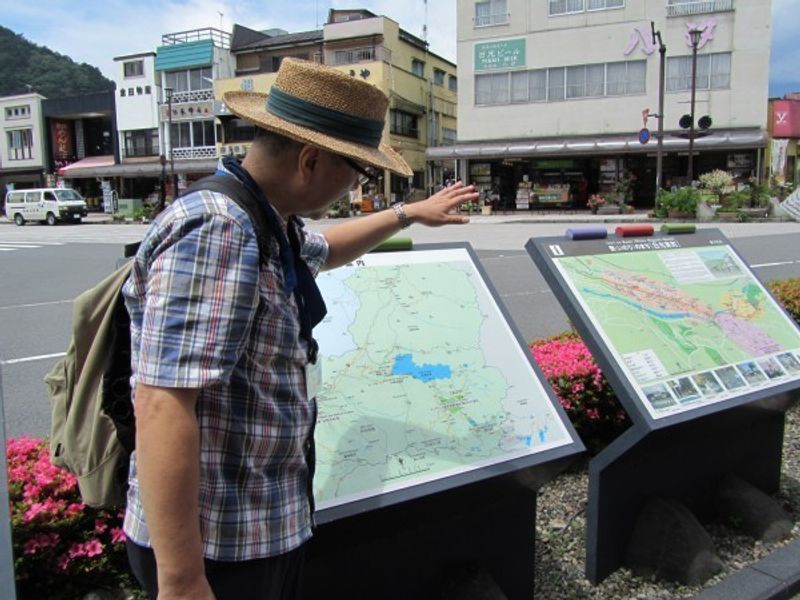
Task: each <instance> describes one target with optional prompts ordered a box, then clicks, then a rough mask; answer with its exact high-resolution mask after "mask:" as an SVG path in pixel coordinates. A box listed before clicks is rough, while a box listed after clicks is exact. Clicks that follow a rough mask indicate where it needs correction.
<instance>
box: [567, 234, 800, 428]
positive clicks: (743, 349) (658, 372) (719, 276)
mask: <svg viewBox="0 0 800 600" xmlns="http://www.w3.org/2000/svg"><path fill="white" fill-rule="evenodd" d="M555 264H556V266H557V268H558V269H559V271H560V273H561V274H562V276H563V277H564V278H565V280H566V281H567V283H568V285H569V286H570V289H571V290H572V292H573V294H574V295H575V297H576V298H577V299H578V301H579V303H580V304H581V306H582V307H583V309H584V310H585V311H586V313H587V314H588V315H589V316H590V318H591V320H592V322H593V323H594V325H595V326H596V328H597V329H598V330H599V331H600V333H601V336H602V337H603V339H604V341H605V342H606V344H607V346H608V347H609V348H610V349H611V350H612V352H613V354H614V355H615V359H616V360H617V362H618V363H619V364H620V365H621V367H622V368H623V370H624V371H625V372H626V374H627V376H628V379H629V380H630V381H631V382H632V383H633V385H634V386H635V387H636V388H637V390H638V391H639V394H640V398H641V400H642V401H643V402H644V405H645V407H646V408H647V410H648V411H649V413H650V414H651V416H653V418H659V417H663V416H666V415H669V414H674V413H676V412H683V411H686V410H691V409H693V408H695V407H697V406H702V405H705V404H709V403H712V402H718V401H720V400H724V399H727V398H731V397H733V396H737V395H741V394H743V393H747V392H751V391H753V390H754V389H756V388H764V387H770V386H773V385H778V384H781V383H785V382H787V381H790V380H794V379H800V332H798V329H797V327H796V326H795V325H794V323H793V322H792V321H791V319H789V318H788V317H787V316H786V315H785V314H784V313H783V312H782V311H781V309H780V308H779V307H778V306H777V305H776V303H775V302H774V300H773V299H772V298H771V296H769V294H768V293H767V292H766V290H765V289H764V288H763V286H762V285H761V283H760V282H759V281H758V280H757V279H756V278H755V277H754V276H753V275H752V273H751V272H750V271H749V269H748V268H747V266H746V265H744V264H743V263H742V262H741V260H740V259H739V258H738V256H737V255H736V254H735V253H734V252H733V251H732V249H731V248H730V247H729V246H714V247H698V248H684V249H679V250H658V251H644V252H629V253H621V254H600V255H594V256H572V257H564V258H559V259H557V260H556V261H555Z"/></svg>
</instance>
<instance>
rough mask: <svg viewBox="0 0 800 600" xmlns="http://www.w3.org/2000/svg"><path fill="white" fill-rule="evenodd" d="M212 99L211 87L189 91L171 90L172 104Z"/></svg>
mask: <svg viewBox="0 0 800 600" xmlns="http://www.w3.org/2000/svg"><path fill="white" fill-rule="evenodd" d="M213 99H214V90H213V89H211V88H209V89H205V90H192V91H190V92H173V94H172V104H180V103H181V102H203V101H206V100H213Z"/></svg>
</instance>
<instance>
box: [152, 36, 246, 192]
mask: <svg viewBox="0 0 800 600" xmlns="http://www.w3.org/2000/svg"><path fill="white" fill-rule="evenodd" d="M161 40H162V45H161V46H159V47H158V49H157V50H156V60H155V70H156V77H157V80H158V81H159V85H160V87H161V90H162V93H163V99H162V102H161V106H160V112H159V121H160V139H161V144H162V148H163V149H164V151H165V154H166V159H167V161H168V162H169V170H170V173H172V172H173V171H174V173H175V174H176V175H177V176H178V179H179V181H180V187H181V188H184V187H186V185H187V183H188V182H189V181H192V180H196V179H199V178H201V177H203V176H205V175H210V174H211V173H213V172H214V170H215V168H216V158H217V144H218V136H217V120H216V118H215V115H214V80H216V79H228V78H230V77H231V76H232V75H233V72H234V71H233V68H234V63H233V57H232V55H231V53H230V41H231V34H230V33H228V32H225V31H221V30H219V29H214V28H211V27H208V28H204V29H195V30H192V31H181V32H177V33H168V34H165V35H163V36H162V38H161ZM170 179H171V178H170ZM169 193H170V195H171V193H172V192H171V191H170V192H169Z"/></svg>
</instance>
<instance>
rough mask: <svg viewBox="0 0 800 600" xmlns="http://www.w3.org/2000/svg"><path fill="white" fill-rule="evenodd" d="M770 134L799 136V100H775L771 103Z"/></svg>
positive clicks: (790, 136) (786, 136)
mask: <svg viewBox="0 0 800 600" xmlns="http://www.w3.org/2000/svg"><path fill="white" fill-rule="evenodd" d="M772 136H773V137H781V138H800V102H795V101H792V100H775V101H774V102H773V103H772Z"/></svg>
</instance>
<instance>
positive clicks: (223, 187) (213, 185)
mask: <svg viewBox="0 0 800 600" xmlns="http://www.w3.org/2000/svg"><path fill="white" fill-rule="evenodd" d="M200 190H208V191H211V192H218V193H220V194H224V195H225V196H227V197H228V198H230V199H231V200H233V201H234V202H236V204H238V205H239V207H240V208H241V209H242V210H243V211H244V212H245V213H247V216H248V217H250V221H251V222H252V223H253V229H255V232H256V239H257V240H258V250H259V252H260V253H261V261H262V262H266V261H267V257H269V240H270V234H269V232H270V229H269V221H267V216H266V215H265V214H264V211H265V210H266V207H265V206H262V204H261V202H259V201H258V199H257V198H255V197H253V195H252V194H251V193H250V192H249V191H248V190H247V188H246V187H245V186H244V185H242V182H241V181H239V180H238V179H236V177H233V176H232V175H210V176H208V177H204V178H203V179H201V180H199V181H196V182H195V183H193V184H192V185H190V186H189V188H188V189H187V190H186V192H184V194H183V195H184V196H185V195H186V194H191V193H192V192H198V191H200Z"/></svg>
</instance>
